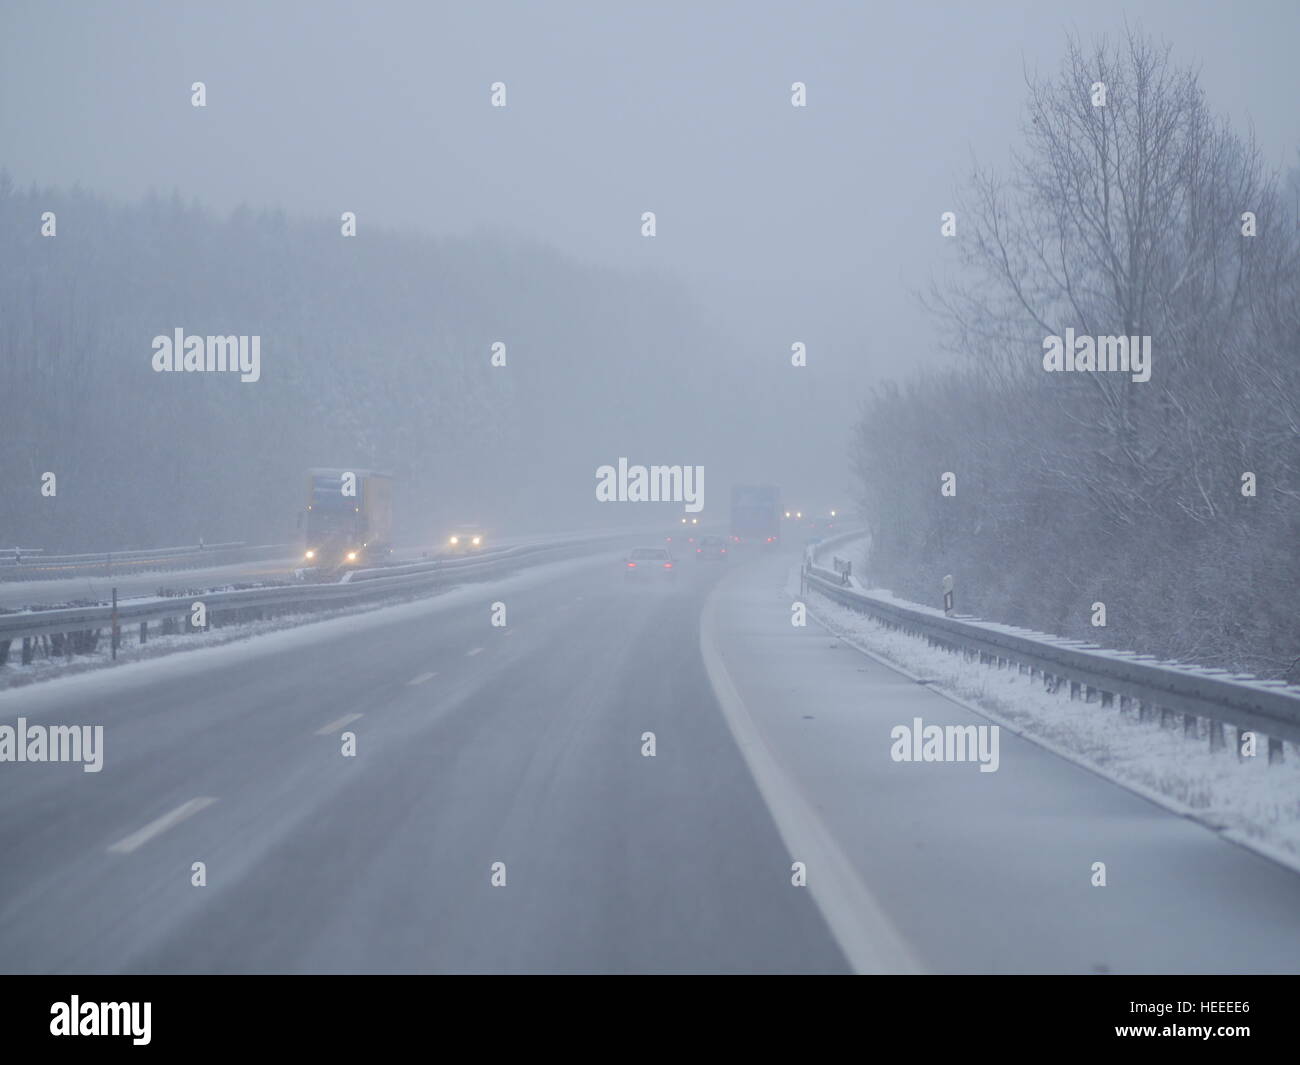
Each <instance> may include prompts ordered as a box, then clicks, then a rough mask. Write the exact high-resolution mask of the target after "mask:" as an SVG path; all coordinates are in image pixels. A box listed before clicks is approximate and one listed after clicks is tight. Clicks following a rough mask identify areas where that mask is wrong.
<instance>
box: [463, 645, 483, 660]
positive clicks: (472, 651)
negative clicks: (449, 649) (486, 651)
mask: <svg viewBox="0 0 1300 1065" xmlns="http://www.w3.org/2000/svg"><path fill="white" fill-rule="evenodd" d="M482 650H483V648H481V647H474V648H471V649H470V650H468V651H466V652H465V657H466V658H472V657H473V656H474V655H476V654H478V653H479V652H480V651H482Z"/></svg>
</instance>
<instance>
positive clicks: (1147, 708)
mask: <svg viewBox="0 0 1300 1065" xmlns="http://www.w3.org/2000/svg"><path fill="white" fill-rule="evenodd" d="M1154 711H1155V707H1154V706H1152V705H1151V704H1150V703H1149V702H1147V701H1146V700H1145V699H1139V700H1138V720H1139V721H1150V720H1151V718H1152V717H1153V716H1154Z"/></svg>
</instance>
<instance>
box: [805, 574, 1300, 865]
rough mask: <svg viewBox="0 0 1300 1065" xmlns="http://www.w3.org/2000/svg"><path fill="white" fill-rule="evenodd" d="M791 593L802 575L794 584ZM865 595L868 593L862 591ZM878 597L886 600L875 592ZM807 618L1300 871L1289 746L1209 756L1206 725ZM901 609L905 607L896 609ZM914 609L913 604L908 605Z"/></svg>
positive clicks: (828, 616) (906, 639) (828, 619)
mask: <svg viewBox="0 0 1300 1065" xmlns="http://www.w3.org/2000/svg"><path fill="white" fill-rule="evenodd" d="M791 581H792V582H793V583H792V586H791V587H792V588H793V590H794V592H795V594H797V591H798V574H797V572H795V573H792V575H791ZM864 590H865V589H864ZM870 594H872V595H875V596H882V597H885V596H889V597H891V598H892V596H891V595H890V593H889V592H887V591H883V590H877V589H871V590H870ZM808 598H809V600H810V602H809V610H810V613H811V614H812V615H813V617H814V618H815V619H816V620H817V621H818V622H819V623H821V624H822V625H823V626H824V627H825V628H827V629H828V630H830V631H831V632H833V633H834V634H836V635H837V636H839V637H841V638H842V639H843V640H844V641H845V642H846V643H849V644H850V645H852V646H854V647H856V648H857V649H858V650H860V651H863V652H864V653H866V654H869V655H871V656H872V657H874V658H876V659H878V660H879V661H881V662H883V663H884V664H886V665H888V666H891V667H893V668H895V669H897V670H899V671H900V672H902V673H905V674H907V675H909V676H911V677H912V678H913V679H915V680H917V681H919V682H923V683H925V684H926V685H927V686H928V687H930V688H932V689H933V690H935V691H938V692H940V693H941V694H943V695H945V696H947V697H948V698H950V699H953V700H954V701H956V702H959V703H961V704H962V705H963V706H966V707H967V708H968V709H971V710H973V711H975V712H976V713H979V714H981V715H982V716H984V717H987V718H988V719H989V720H991V721H994V722H996V723H997V724H999V725H1001V726H1002V727H1004V728H1007V729H1009V730H1011V731H1012V732H1015V733H1016V734H1018V735H1021V736H1024V737H1025V738H1026V739H1030V740H1032V741H1034V742H1035V743H1038V744H1039V745H1040V746H1043V747H1046V748H1047V749H1049V750H1051V751H1053V752H1054V753H1056V754H1059V755H1061V756H1062V757H1064V758H1067V759H1069V760H1070V761H1072V762H1075V763H1076V764H1078V765H1082V766H1085V767H1086V768H1088V769H1091V770H1093V771H1094V772H1097V773H1099V774H1101V775H1103V776H1105V777H1107V778H1109V779H1111V780H1114V781H1116V782H1117V783H1119V784H1122V785H1123V786H1125V787H1127V788H1129V789H1130V790H1132V791H1135V792H1138V793H1139V794H1141V795H1144V796H1146V797H1147V798H1149V799H1151V800H1152V801H1154V802H1157V803H1159V804H1160V805H1162V806H1164V807H1166V808H1167V809H1170V810H1172V811H1174V812H1176V813H1178V814H1181V815H1183V816H1186V817H1191V818H1194V819H1195V820H1197V821H1199V822H1201V823H1203V824H1205V825H1207V826H1208V827H1211V828H1213V829H1215V830H1217V831H1219V832H1220V833H1221V834H1222V835H1224V836H1225V837H1226V838H1228V839H1231V840H1233V841H1234V842H1237V843H1242V844H1244V845H1246V846H1249V847H1251V848H1252V849H1254V850H1256V851H1258V852H1260V853H1262V854H1264V855H1266V856H1268V857H1270V858H1273V859H1274V860H1276V861H1279V862H1282V863H1283V864H1286V865H1288V866H1290V867H1291V868H1293V869H1296V870H1297V871H1300V749H1298V747H1297V745H1296V744H1290V743H1288V744H1286V745H1285V757H1286V760H1285V761H1284V762H1283V763H1281V764H1276V765H1269V764H1268V759H1267V757H1266V755H1265V754H1264V753H1263V752H1262V751H1261V753H1260V754H1259V755H1257V756H1255V757H1247V758H1240V759H1239V758H1238V757H1237V755H1236V754H1235V753H1234V752H1233V751H1232V750H1231V749H1229V750H1226V751H1225V750H1219V751H1211V750H1210V744H1209V735H1208V733H1207V732H1206V731H1205V730H1206V728H1207V725H1206V723H1205V722H1204V721H1202V722H1200V731H1199V733H1198V735H1197V736H1196V737H1195V738H1193V737H1191V736H1187V737H1184V735H1183V732H1182V726H1181V722H1180V725H1179V727H1178V728H1177V729H1169V728H1162V727H1161V725H1160V724H1159V721H1158V720H1154V721H1139V720H1138V718H1137V715H1136V713H1135V712H1121V711H1120V710H1119V709H1118V707H1117V706H1115V707H1105V708H1103V707H1102V706H1101V705H1100V704H1098V703H1088V702H1083V701H1079V700H1071V699H1070V698H1069V694H1068V690H1067V689H1066V687H1065V686H1062V688H1061V690H1060V691H1059V692H1058V693H1056V694H1052V693H1049V692H1048V691H1046V690H1045V688H1044V687H1043V685H1042V684H1041V683H1035V682H1033V680H1032V679H1031V678H1030V677H1029V676H1028V675H1025V674H1021V673H1020V672H1019V671H1018V670H1013V669H997V668H994V667H992V666H986V665H981V664H979V663H978V662H977V661H976V662H972V661H968V660H967V659H966V658H965V657H963V656H962V655H959V654H954V653H951V652H948V651H944V650H942V649H939V648H934V647H930V646H929V645H928V644H927V643H926V642H925V641H924V640H922V639H918V638H917V637H915V636H910V635H907V634H906V633H901V632H897V631H894V630H891V629H888V628H886V627H885V626H884V625H882V624H880V623H879V622H878V621H876V620H875V619H874V618H872V617H870V616H868V615H865V614H860V613H858V612H856V611H854V610H850V609H849V608H848V607H844V606H841V605H840V604H838V603H836V602H834V601H832V600H830V599H828V598H826V597H825V596H823V595H820V594H819V593H817V592H816V591H814V590H811V589H810V591H809V597H808ZM900 602H901V600H900ZM907 605H910V606H915V605H916V604H907Z"/></svg>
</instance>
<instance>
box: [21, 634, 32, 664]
mask: <svg viewBox="0 0 1300 1065" xmlns="http://www.w3.org/2000/svg"><path fill="white" fill-rule="evenodd" d="M31 664H32V638H31V637H30V636H24V637H23V665H25V666H30V665H31Z"/></svg>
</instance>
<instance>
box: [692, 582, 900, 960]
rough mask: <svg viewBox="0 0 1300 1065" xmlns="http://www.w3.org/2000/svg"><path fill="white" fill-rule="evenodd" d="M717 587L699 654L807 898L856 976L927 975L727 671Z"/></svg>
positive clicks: (703, 621)
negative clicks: (804, 871) (798, 868)
mask: <svg viewBox="0 0 1300 1065" xmlns="http://www.w3.org/2000/svg"><path fill="white" fill-rule="evenodd" d="M720 588H721V585H718V586H715V587H714V589H713V591H712V592H710V593H709V597H708V599H706V600H705V602H704V609H703V610H702V611H701V612H700V654H701V655H702V656H703V658H704V668H705V671H706V672H707V673H708V677H709V683H710V684H711V685H712V687H713V694H714V695H715V696H716V697H717V700H718V705H719V706H721V707H722V714H723V716H724V717H725V718H726V720H727V727H728V728H729V729H730V730H731V735H732V738H733V739H735V741H736V746H737V747H739V748H740V753H741V755H742V756H743V757H744V759H745V764H746V765H748V766H749V772H750V775H751V776H752V777H753V778H754V783H755V784H756V785H757V786H758V792H759V794H760V795H761V796H762V797H763V801H764V802H765V803H766V804H767V808H768V810H769V811H770V812H771V814H772V820H773V821H775V822H776V828H777V831H778V832H779V833H780V834H781V839H782V841H783V842H784V843H785V846H786V850H787V851H788V852H789V854H790V856H791V859H792V860H797V861H802V862H804V863H805V864H806V865H807V867H808V870H809V875H808V888H807V890H808V892H809V893H810V894H811V895H812V898H813V901H814V902H815V903H816V904H817V908H818V909H819V910H821V914H822V917H823V918H824V919H825V921H826V925H827V927H829V928H830V931H831V935H832V936H833V937H834V938H835V942H836V943H837V944H838V945H839V948H840V950H842V951H843V952H844V956H845V958H846V959H848V962H849V965H850V966H852V968H853V971H854V972H857V973H899V974H912V973H920V972H923V971H924V970H923V969H922V967H921V964H920V962H919V961H917V959H916V958H915V956H914V955H913V954H912V951H911V949H910V948H909V947H908V945H907V943H906V942H905V941H904V939H903V937H902V936H901V935H900V934H899V932H898V930H897V929H896V928H895V927H894V925H893V922H892V921H890V920H889V918H888V917H887V916H886V915H885V912H884V910H882V909H881V907H880V904H879V903H878V902H877V901H876V899H875V897H874V896H873V895H872V894H871V891H870V890H869V889H868V888H867V885H866V884H864V883H863V882H862V879H861V877H859V876H858V872H857V870H856V869H855V868H854V866H853V863H852V862H851V861H850V860H849V859H848V857H847V856H846V855H845V854H844V852H843V850H841V849H840V845H839V844H838V843H837V842H836V841H835V839H834V837H833V836H832V835H831V834H830V832H829V831H828V830H827V828H826V826H825V825H824V824H823V823H822V821H821V819H820V818H819V817H818V816H817V814H816V812H815V811H814V809H813V807H812V805H811V804H810V803H809V802H808V800H807V799H805V798H804V796H803V795H802V794H801V792H800V791H799V789H798V787H797V786H796V785H795V783H794V781H792V780H791V779H790V778H789V776H788V775H787V774H786V772H785V771H784V770H783V769H782V768H781V766H780V764H779V763H778V762H777V760H776V758H775V757H774V756H773V754H772V752H771V750H770V749H769V748H768V746H767V742H766V741H765V740H764V739H763V734H762V732H760V731H759V728H758V726H757V725H755V724H754V720H753V718H751V717H750V715H749V711H748V710H747V709H745V704H744V701H743V700H742V699H741V698H740V693H739V692H738V691H737V690H736V686H735V684H734V683H733V682H732V679H731V675H730V674H729V673H728V672H727V667H726V666H725V665H724V664H723V661H722V656H721V654H720V653H719V651H718V642H717V600H718V593H719V589H720Z"/></svg>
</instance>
